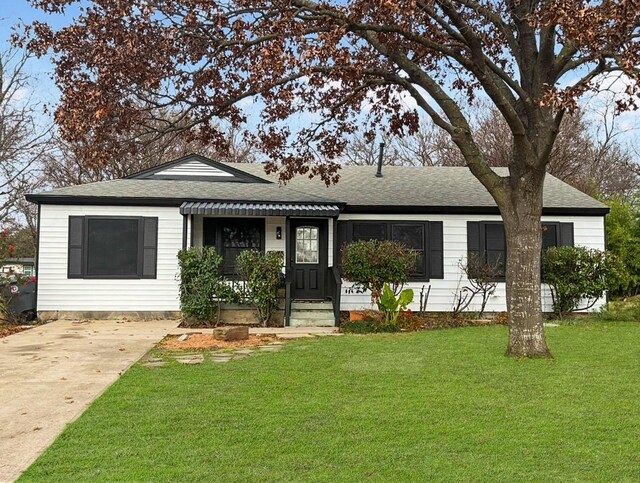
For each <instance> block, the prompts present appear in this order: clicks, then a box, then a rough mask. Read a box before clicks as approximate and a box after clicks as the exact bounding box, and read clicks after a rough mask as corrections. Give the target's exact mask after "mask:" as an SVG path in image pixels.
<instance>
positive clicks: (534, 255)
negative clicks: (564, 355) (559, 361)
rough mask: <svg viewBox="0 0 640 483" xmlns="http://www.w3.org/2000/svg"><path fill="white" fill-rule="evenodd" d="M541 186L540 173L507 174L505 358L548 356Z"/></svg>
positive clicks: (505, 210)
mask: <svg viewBox="0 0 640 483" xmlns="http://www.w3.org/2000/svg"><path fill="white" fill-rule="evenodd" d="M543 183H544V171H543V172H542V173H541V174H540V173H537V172H535V171H534V170H532V171H531V172H529V173H526V174H522V173H511V183H510V184H511V186H510V192H511V196H510V203H509V207H508V208H507V207H505V208H506V209H502V208H501V211H502V217H503V220H504V228H505V238H506V243H507V260H506V273H505V275H506V295H507V312H508V314H509V345H508V347H507V355H508V356H512V357H551V353H550V352H549V349H548V347H547V343H546V340H545V337H544V325H543V319H542V297H541V293H540V282H541V279H540V255H541V252H542V230H541V215H542V191H543Z"/></svg>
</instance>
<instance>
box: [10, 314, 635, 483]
mask: <svg viewBox="0 0 640 483" xmlns="http://www.w3.org/2000/svg"><path fill="white" fill-rule="evenodd" d="M547 337H548V341H549V345H550V347H551V350H552V352H553V353H554V355H555V357H556V359H555V360H553V361H548V360H512V359H508V358H506V357H503V355H502V354H503V353H504V350H505V344H506V328H505V327H496V326H494V327H471V328H461V329H452V330H441V331H431V332H422V333H415V334H379V335H370V336H342V337H325V338H321V339H305V340H300V341H296V342H291V343H288V344H287V345H286V346H285V347H284V348H283V349H282V350H281V351H280V352H277V353H265V354H257V355H252V356H250V357H248V358H246V359H243V360H239V361H231V362H228V363H225V364H215V363H213V362H211V361H210V360H209V359H206V360H205V363H203V364H201V365H193V366H185V365H180V364H178V363H175V362H173V363H170V364H167V365H165V366H163V367H155V368H147V367H143V366H142V365H140V364H137V365H135V366H134V367H133V368H132V369H130V370H129V371H128V372H127V373H126V374H124V376H123V377H122V378H121V379H120V380H119V381H118V382H116V383H115V384H114V385H113V386H112V387H111V388H110V389H109V390H108V391H107V392H106V393H105V394H104V395H103V396H102V397H101V398H100V399H99V400H98V401H96V402H95V403H94V404H93V405H92V406H91V407H90V408H89V409H88V410H87V411H86V413H85V414H84V415H83V416H82V417H80V419H79V420H77V421H76V422H75V423H73V424H71V425H70V426H69V427H68V428H67V430H66V431H65V432H64V434H63V435H62V436H61V437H60V438H58V440H57V441H56V442H55V443H54V444H53V445H52V446H51V447H50V448H49V449H48V450H47V451H46V452H45V453H44V454H43V455H42V456H41V457H40V458H39V459H38V460H37V461H36V463H34V465H33V466H31V468H30V469H29V470H28V471H27V472H26V473H25V474H24V475H23V477H22V480H23V481H55V482H59V481H238V482H245V481H341V482H342V481H354V482H355V481H638V480H640V456H639V455H640V403H639V402H640V324H638V323H631V322H611V323H608V322H585V323H580V324H577V325H561V326H560V327H556V328H550V329H548V330H547Z"/></svg>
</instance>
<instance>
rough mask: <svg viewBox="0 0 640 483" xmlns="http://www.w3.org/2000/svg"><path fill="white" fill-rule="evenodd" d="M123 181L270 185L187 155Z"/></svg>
mask: <svg viewBox="0 0 640 483" xmlns="http://www.w3.org/2000/svg"><path fill="white" fill-rule="evenodd" d="M125 179H154V180H173V181H210V182H218V183H220V182H222V183H270V181H268V180H266V179H264V178H262V177H259V176H254V175H252V174H249V173H246V172H244V171H242V170H240V169H237V168H234V167H232V166H229V165H228V164H223V163H219V162H217V161H214V160H212V159H209V158H206V157H204V156H200V155H197V154H189V155H187V156H184V157H182V158H179V159H176V160H174V161H169V162H168V163H163V164H161V165H159V166H155V167H153V168H151V169H147V170H145V171H141V172H139V173H135V174H132V175H130V176H127V177H126V178H125Z"/></svg>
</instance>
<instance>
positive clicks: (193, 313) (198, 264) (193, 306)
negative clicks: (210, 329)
mask: <svg viewBox="0 0 640 483" xmlns="http://www.w3.org/2000/svg"><path fill="white" fill-rule="evenodd" d="M178 263H179V267H180V274H179V280H180V310H181V311H182V315H183V317H184V319H185V322H186V323H187V324H188V325H196V324H203V325H212V324H213V325H217V323H218V320H219V313H220V303H221V302H223V301H225V299H226V298H227V295H228V292H229V290H230V288H229V285H228V284H227V282H226V280H225V279H224V277H223V276H222V275H220V265H221V264H222V256H220V254H219V253H218V252H217V251H216V249H215V248H213V247H193V248H189V249H187V250H181V251H180V252H179V253H178Z"/></svg>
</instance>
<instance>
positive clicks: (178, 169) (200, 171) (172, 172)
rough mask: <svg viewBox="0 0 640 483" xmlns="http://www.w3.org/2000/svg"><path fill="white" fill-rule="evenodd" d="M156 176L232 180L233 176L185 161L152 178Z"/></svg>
mask: <svg viewBox="0 0 640 483" xmlns="http://www.w3.org/2000/svg"><path fill="white" fill-rule="evenodd" d="M156 176H189V177H203V176H206V177H216V178H221V177H227V178H233V175H232V174H231V173H227V172H226V171H222V170H221V169H218V168H216V167H214V166H209V165H208V164H204V163H201V162H200V161H187V162H185V163H180V164H178V165H176V166H171V167H170V168H167V169H163V170H162V171H157V172H155V173H153V176H152V177H156Z"/></svg>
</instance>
